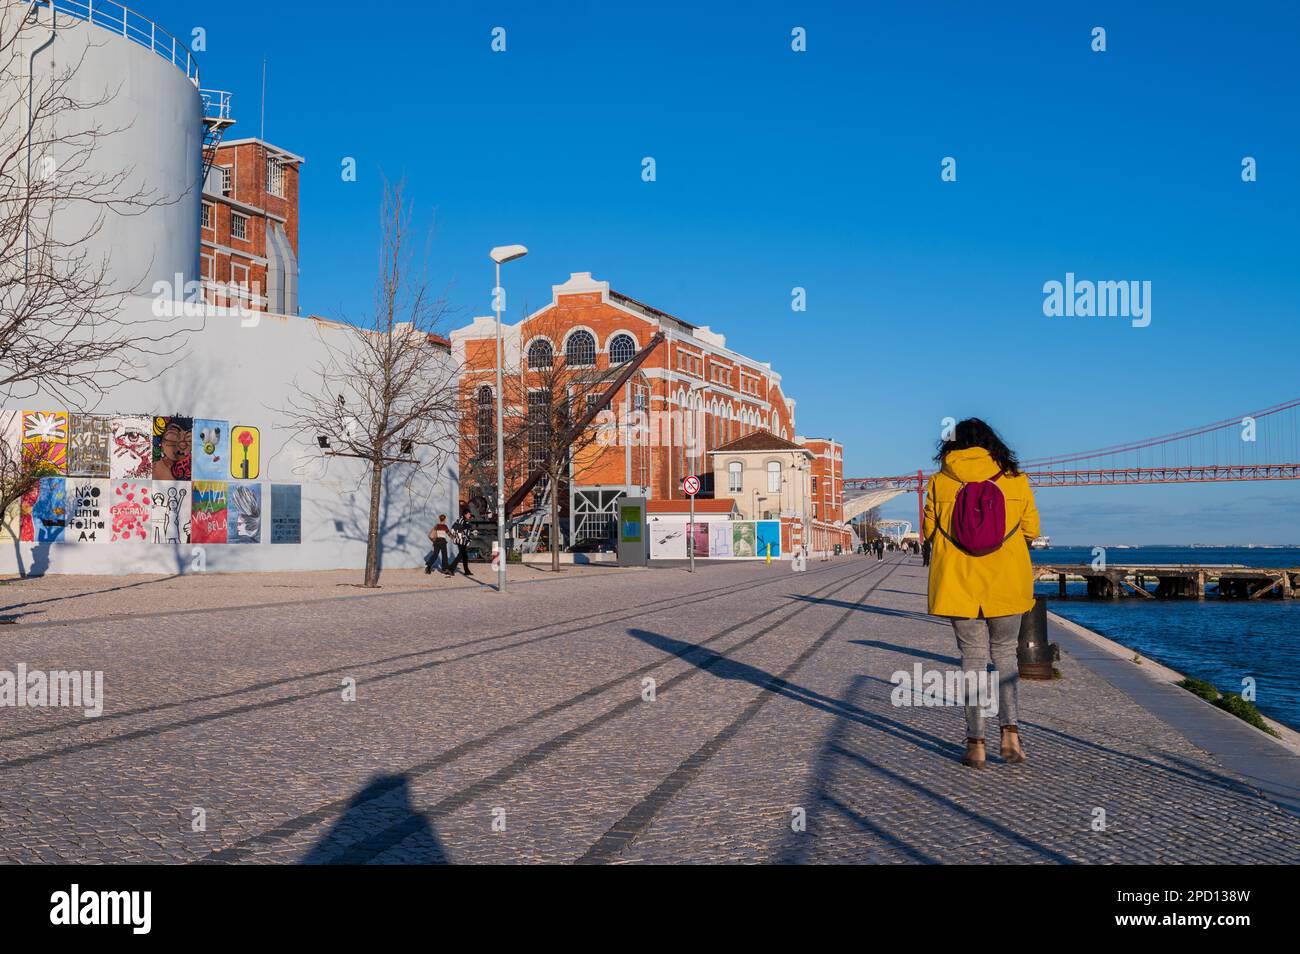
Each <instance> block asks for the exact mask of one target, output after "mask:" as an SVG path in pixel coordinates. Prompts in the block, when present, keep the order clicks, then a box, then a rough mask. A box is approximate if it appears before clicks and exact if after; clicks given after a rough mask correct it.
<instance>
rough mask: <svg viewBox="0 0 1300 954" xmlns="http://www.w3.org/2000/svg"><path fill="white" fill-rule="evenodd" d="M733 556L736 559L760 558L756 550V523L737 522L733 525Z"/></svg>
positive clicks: (747, 521) (750, 521)
mask: <svg viewBox="0 0 1300 954" xmlns="http://www.w3.org/2000/svg"><path fill="white" fill-rule="evenodd" d="M731 555H732V556H734V557H752V556H758V551H757V550H756V549H755V535H754V522H753V521H752V520H736V521H733V522H732V524H731Z"/></svg>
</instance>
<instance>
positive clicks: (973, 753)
mask: <svg viewBox="0 0 1300 954" xmlns="http://www.w3.org/2000/svg"><path fill="white" fill-rule="evenodd" d="M961 764H962V765H969V766H970V767H971V768H976V769H982V768H983V767H984V740H983V739H967V740H966V754H965V755H964V756H962V760H961Z"/></svg>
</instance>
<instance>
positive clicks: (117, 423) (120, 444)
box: [108, 414, 153, 480]
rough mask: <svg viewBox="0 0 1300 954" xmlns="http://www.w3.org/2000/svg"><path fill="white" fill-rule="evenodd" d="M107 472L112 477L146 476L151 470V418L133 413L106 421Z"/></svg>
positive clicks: (121, 478) (134, 478)
mask: <svg viewBox="0 0 1300 954" xmlns="http://www.w3.org/2000/svg"><path fill="white" fill-rule="evenodd" d="M109 426H110V427H111V429H112V431H111V434H110V437H109V458H108V475H109V476H110V477H112V478H113V479H114V480H123V479H126V480H141V479H143V480H148V479H149V477H150V476H151V475H152V474H153V421H152V420H151V419H150V418H148V417H141V416H140V415H137V414H130V415H122V416H120V417H115V418H113V420H112V423H111V424H110V425H109Z"/></svg>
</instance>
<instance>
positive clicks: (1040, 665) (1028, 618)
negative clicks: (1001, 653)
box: [1016, 596, 1061, 679]
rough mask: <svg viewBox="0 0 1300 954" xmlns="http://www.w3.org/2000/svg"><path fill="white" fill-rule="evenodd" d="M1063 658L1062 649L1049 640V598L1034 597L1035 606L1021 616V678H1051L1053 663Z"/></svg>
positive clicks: (1018, 653) (1019, 644)
mask: <svg viewBox="0 0 1300 954" xmlns="http://www.w3.org/2000/svg"><path fill="white" fill-rule="evenodd" d="M1060 658H1061V649H1060V647H1059V646H1057V645H1056V643H1049V642H1048V641H1047V600H1045V599H1043V597H1041V596H1038V597H1035V598H1034V608H1033V609H1031V610H1030V611H1029V612H1027V613H1025V615H1024V616H1022V617H1021V618H1020V640H1019V643H1018V644H1017V646H1016V662H1017V663H1018V667H1017V668H1019V670H1020V678H1021V679H1051V678H1052V663H1053V662H1055V661H1056V660H1058V659H1060Z"/></svg>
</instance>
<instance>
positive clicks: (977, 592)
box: [922, 417, 1040, 768]
mask: <svg viewBox="0 0 1300 954" xmlns="http://www.w3.org/2000/svg"><path fill="white" fill-rule="evenodd" d="M935 461H936V462H937V463H938V464H940V467H941V469H940V470H939V472H938V473H937V474H935V475H934V476H932V477H931V478H930V482H929V485H928V486H927V488H926V493H925V515H924V526H923V528H922V533H923V534H924V536H925V539H926V541H927V543H928V544H929V545H930V546H931V547H932V552H931V558H930V574H929V593H928V603H929V607H928V608H929V612H930V613H931V615H934V616H947V617H948V618H949V619H950V620H951V621H952V628H953V633H954V634H955V635H956V638H957V648H958V650H959V652H960V653H961V668H962V671H963V673H965V674H966V675H965V678H964V681H963V685H965V686H966V687H967V690H968V692H969V689H970V688H971V686H972V685H978V683H975V682H973V679H983V678H987V677H986V673H985V670H986V667H987V663H988V658H989V656H990V655H992V657H993V667H994V669H995V670H996V672H997V677H998V720H999V722H1000V723H1001V727H1002V737H1001V755H1002V758H1003V760H1004V761H1006V762H1023V761H1024V760H1025V753H1024V750H1023V749H1022V748H1021V746H1020V731H1019V725H1018V722H1017V720H1018V718H1019V713H1018V711H1017V704H1018V701H1019V693H1018V691H1017V690H1018V689H1019V680H1020V673H1019V670H1018V666H1017V662H1016V645H1017V642H1018V640H1019V636H1020V619H1021V616H1022V614H1024V613H1025V612H1027V611H1028V610H1030V609H1032V608H1033V605H1034V577H1033V570H1032V568H1031V566H1030V562H1029V541H1031V540H1033V539H1034V537H1036V536H1038V534H1039V532H1040V527H1039V520H1038V508H1037V507H1036V506H1035V505H1034V493H1033V490H1031V489H1030V486H1029V478H1027V477H1026V476H1025V475H1024V474H1022V473H1021V472H1020V464H1019V461H1018V460H1017V459H1016V455H1015V454H1014V453H1013V452H1012V451H1011V449H1010V448H1009V447H1007V445H1006V444H1004V443H1003V442H1002V439H1001V438H1000V437H999V436H998V434H997V432H996V431H994V430H993V428H992V427H990V426H989V425H988V424H986V423H984V421H982V420H980V419H979V418H975V417H972V418H967V419H966V420H964V421H961V422H959V423H958V424H957V426H956V428H955V429H954V431H953V436H952V438H951V439H949V440H941V441H940V442H939V451H938V453H937V454H935ZM972 673H973V674H974V676H972V675H971V674H972ZM984 761H985V755H984V712H983V711H982V709H981V707H980V706H979V705H971V704H967V706H966V754H965V756H964V757H963V758H962V764H963V765H969V766H971V767H972V768H983V767H984Z"/></svg>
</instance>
